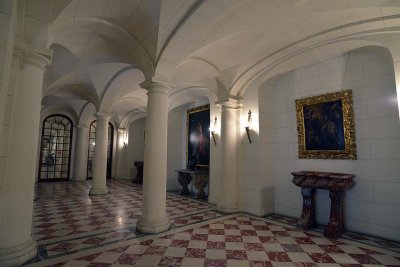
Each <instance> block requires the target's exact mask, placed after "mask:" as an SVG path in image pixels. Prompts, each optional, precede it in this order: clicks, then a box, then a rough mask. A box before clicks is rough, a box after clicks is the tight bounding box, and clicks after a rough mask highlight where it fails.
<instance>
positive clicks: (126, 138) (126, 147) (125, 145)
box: [122, 134, 128, 149]
mask: <svg viewBox="0 0 400 267" xmlns="http://www.w3.org/2000/svg"><path fill="white" fill-rule="evenodd" d="M122 143H123V144H124V148H125V149H128V135H127V134H125V135H124V137H123V138H122Z"/></svg>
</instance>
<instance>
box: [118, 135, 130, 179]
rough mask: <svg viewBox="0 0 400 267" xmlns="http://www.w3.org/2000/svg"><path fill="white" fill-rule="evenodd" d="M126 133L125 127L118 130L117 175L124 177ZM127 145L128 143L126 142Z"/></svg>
mask: <svg viewBox="0 0 400 267" xmlns="http://www.w3.org/2000/svg"><path fill="white" fill-rule="evenodd" d="M125 134H126V131H125V129H122V128H120V129H118V130H117V146H116V157H117V158H116V166H115V167H116V172H115V177H116V178H119V179H122V178H126V175H125V167H126V164H125V150H126V149H125V145H124V136H125ZM126 145H127V144H126Z"/></svg>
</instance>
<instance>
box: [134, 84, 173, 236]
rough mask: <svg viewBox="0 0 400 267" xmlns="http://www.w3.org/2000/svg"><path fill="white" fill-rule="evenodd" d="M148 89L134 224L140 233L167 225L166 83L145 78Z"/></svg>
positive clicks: (145, 86)
mask: <svg viewBox="0 0 400 267" xmlns="http://www.w3.org/2000/svg"><path fill="white" fill-rule="evenodd" d="M141 86H142V87H143V88H145V89H147V91H148V93H147V94H148V100H147V117H146V140H145V150H144V178H143V215H142V217H141V218H140V219H139V220H138V222H137V224H136V229H137V230H138V231H140V232H142V233H159V232H162V231H165V230H167V229H168V228H169V225H170V222H169V221H168V219H167V214H166V191H167V128H168V90H169V89H170V88H171V87H170V86H168V85H165V84H162V83H159V82H155V81H146V82H144V83H142V84H141Z"/></svg>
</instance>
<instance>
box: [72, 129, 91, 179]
mask: <svg viewBox="0 0 400 267" xmlns="http://www.w3.org/2000/svg"><path fill="white" fill-rule="evenodd" d="M88 147H89V127H88V126H86V125H81V124H79V125H77V126H76V145H75V155H74V175H73V178H72V180H74V181H84V180H86V178H87V177H86V176H87V158H88Z"/></svg>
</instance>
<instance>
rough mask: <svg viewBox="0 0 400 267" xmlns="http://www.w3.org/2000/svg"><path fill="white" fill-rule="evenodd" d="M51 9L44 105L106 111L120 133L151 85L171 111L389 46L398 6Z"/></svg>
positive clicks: (184, 4)
mask: <svg viewBox="0 0 400 267" xmlns="http://www.w3.org/2000/svg"><path fill="white" fill-rule="evenodd" d="M30 2H31V3H33V5H34V2H35V1H33V0H30ZM48 4H49V5H51V10H52V11H51V18H50V19H49V29H48V35H47V47H48V48H50V49H52V50H53V51H54V57H53V64H52V66H51V67H50V68H49V69H48V71H47V72H46V74H45V82H44V85H45V88H44V100H46V101H44V104H45V105H46V106H49V107H54V106H62V105H68V107H69V108H70V109H71V110H74V111H75V112H76V114H77V116H78V117H79V116H81V114H83V113H85V110H91V111H90V112H92V111H93V110H101V111H103V112H110V113H112V114H113V118H114V120H115V122H116V123H119V124H121V125H122V124H126V123H127V122H129V120H130V119H132V118H137V117H138V114H142V115H143V114H144V113H145V110H146V102H147V95H146V91H145V90H144V89H141V88H140V83H141V82H143V81H144V80H145V79H148V78H151V77H154V76H155V77H157V78H158V79H161V80H165V81H167V82H169V83H172V84H173V85H174V86H175V87H174V88H173V89H172V90H171V92H170V101H169V102H170V105H171V106H170V108H173V107H174V105H175V106H176V105H181V104H183V103H185V102H186V103H187V102H190V101H194V100H197V99H201V98H208V99H218V100H224V99H226V98H228V97H229V96H234V97H242V96H243V94H244V92H245V90H246V88H247V86H249V84H251V83H252V82H255V81H256V80H257V79H258V80H260V77H261V80H264V81H265V80H266V79H268V78H270V77H273V76H276V75H277V74H280V73H283V72H286V71H289V70H292V69H294V68H297V67H300V66H304V65H308V64H312V63H315V62H319V61H322V60H325V59H327V58H329V57H333V56H337V55H340V54H342V53H346V52H348V51H350V50H352V49H356V48H359V47H363V46H371V45H374V46H385V42H389V41H390V39H391V38H393V36H394V35H395V34H397V32H399V29H400V1H393V0H335V1H332V0H216V1H215V0H163V1H161V0H48ZM28 8H29V7H28ZM55 98H60V99H62V101H61V100H60V101H55V100H54V99H55ZM88 105H90V106H92V107H91V108H88Z"/></svg>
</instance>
